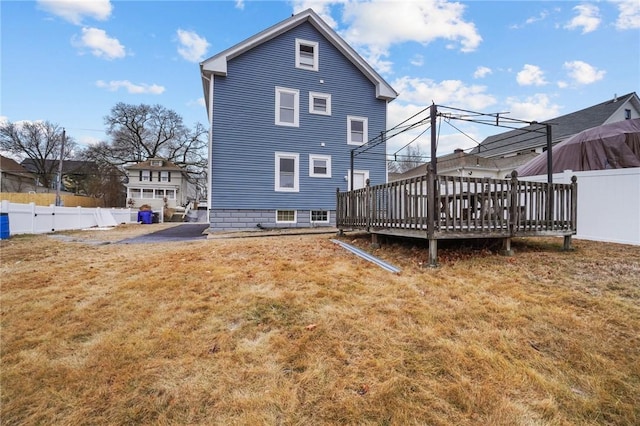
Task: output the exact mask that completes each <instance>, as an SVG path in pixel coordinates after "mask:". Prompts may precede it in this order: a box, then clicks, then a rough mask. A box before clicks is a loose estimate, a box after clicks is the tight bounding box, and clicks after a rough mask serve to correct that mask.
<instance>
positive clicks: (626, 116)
mask: <svg viewBox="0 0 640 426" xmlns="http://www.w3.org/2000/svg"><path fill="white" fill-rule="evenodd" d="M624 119H625V120H631V110H630V109H625V110H624Z"/></svg>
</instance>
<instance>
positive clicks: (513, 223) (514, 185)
mask: <svg viewBox="0 0 640 426" xmlns="http://www.w3.org/2000/svg"><path fill="white" fill-rule="evenodd" d="M510 185H511V188H509V190H510V194H509V195H510V199H509V202H510V204H511V205H510V206H509V235H510V236H512V237H513V236H514V235H515V233H516V232H517V231H518V227H519V224H520V208H519V207H518V172H516V171H515V170H514V171H512V172H511V182H510Z"/></svg>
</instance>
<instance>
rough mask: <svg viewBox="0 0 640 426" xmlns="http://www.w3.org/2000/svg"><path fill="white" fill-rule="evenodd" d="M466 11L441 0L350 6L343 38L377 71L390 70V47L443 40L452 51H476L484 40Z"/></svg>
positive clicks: (351, 3) (360, 3) (357, 3)
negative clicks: (457, 49)
mask: <svg viewBox="0 0 640 426" xmlns="http://www.w3.org/2000/svg"><path fill="white" fill-rule="evenodd" d="M464 10H465V6H464V5H462V4H461V3H449V2H443V1H439V0H424V1H420V2H409V1H405V2H390V1H375V0H374V1H369V2H347V3H345V5H344V13H343V16H342V20H343V22H344V23H345V24H346V25H348V28H347V29H346V30H345V31H343V32H341V34H342V36H343V37H344V38H345V40H346V41H347V42H348V43H349V44H350V45H352V46H354V47H355V48H357V49H358V50H359V51H361V52H363V56H365V57H366V59H367V60H368V62H369V63H371V64H372V65H374V67H375V66H376V65H378V66H379V65H380V64H381V65H382V68H383V69H385V70H389V69H390V67H391V63H389V62H388V61H386V60H385V59H383V58H387V57H388V56H389V49H390V47H391V46H392V45H395V44H401V43H404V42H408V41H414V42H417V43H422V44H425V45H426V44H428V43H431V42H434V41H436V40H438V39H443V40H446V41H449V44H448V45H447V47H448V48H459V49H460V50H461V51H463V52H471V51H474V50H475V49H476V48H477V47H478V46H479V45H480V42H481V41H482V37H480V35H479V33H478V31H477V29H476V27H475V24H473V23H472V22H468V21H465V20H464V19H463V14H464ZM377 69H378V70H380V68H377ZM382 72H384V71H382Z"/></svg>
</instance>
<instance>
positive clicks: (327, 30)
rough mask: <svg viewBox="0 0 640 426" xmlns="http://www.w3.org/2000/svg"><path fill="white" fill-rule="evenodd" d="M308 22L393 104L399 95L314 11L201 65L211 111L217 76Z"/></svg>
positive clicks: (306, 11)
mask: <svg viewBox="0 0 640 426" xmlns="http://www.w3.org/2000/svg"><path fill="white" fill-rule="evenodd" d="M305 22H309V23H310V24H311V25H313V26H314V28H316V29H317V30H318V31H319V32H320V33H321V34H322V35H323V36H324V37H325V38H326V39H327V40H328V41H329V42H330V43H331V44H332V45H333V46H334V47H335V48H336V49H338V50H339V51H340V52H341V53H342V54H343V55H344V56H345V57H346V58H347V59H349V60H350V61H351V62H352V63H353V64H354V65H355V66H356V67H357V68H358V69H359V70H360V71H361V72H362V73H363V74H364V75H365V76H366V77H367V78H368V79H369V80H370V81H371V82H372V83H373V84H375V86H376V96H377V97H378V98H379V99H385V100H388V101H390V100H393V99H395V98H396V97H397V96H398V93H397V92H396V91H395V90H394V89H393V88H392V87H391V86H390V85H389V84H388V83H387V82H386V81H385V80H384V79H383V78H382V77H381V76H380V75H379V74H378V73H377V72H376V71H375V70H374V69H373V68H372V67H371V66H370V65H369V64H368V63H367V62H366V61H365V60H364V59H363V58H362V57H361V56H360V55H358V53H357V52H356V51H355V50H353V48H351V46H349V45H348V44H347V43H346V42H345V41H344V40H343V39H342V38H341V37H340V36H339V35H338V34H337V33H336V32H335V31H334V30H333V29H332V28H331V27H330V26H329V25H327V23H326V22H324V21H323V20H322V19H321V18H320V16H318V14H316V13H315V12H314V11H313V10H312V9H307V10H305V11H303V12H300V13H298V14H296V15H293V16H291V17H290V18H288V19H285V20H284V21H282V22H280V23H278V24H276V25H273V26H272V27H270V28H267V29H266V30H264V31H261V32H259V33H258V34H256V35H254V36H252V37H249V38H248V39H246V40H244V41H242V42H240V43H238V44H236V45H235V46H232V47H230V48H228V49H226V50H224V51H222V52H220V53H218V54H217V55H214V56H212V57H210V58H209V59H206V60H204V61H203V62H201V63H200V75H201V76H202V86H203V89H204V97H205V101H206V105H207V109H209V80H210V78H211V77H212V76H213V75H221V76H226V75H227V62H228V61H229V60H231V59H233V58H235V57H236V56H240V55H242V54H243V53H245V52H246V51H248V50H250V49H252V48H254V47H256V46H258V45H260V44H262V43H265V42H267V41H269V40H271V39H273V38H275V37H277V36H279V35H281V34H283V33H286V32H287V31H289V30H291V29H292V28H295V27H297V26H298V25H301V24H303V23H305Z"/></svg>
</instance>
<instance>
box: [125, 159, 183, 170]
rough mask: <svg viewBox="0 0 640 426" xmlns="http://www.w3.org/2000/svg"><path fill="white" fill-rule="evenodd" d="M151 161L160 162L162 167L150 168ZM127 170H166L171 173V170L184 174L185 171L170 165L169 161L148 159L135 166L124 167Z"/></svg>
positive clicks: (172, 164)
mask: <svg viewBox="0 0 640 426" xmlns="http://www.w3.org/2000/svg"><path fill="white" fill-rule="evenodd" d="M152 161H162V166H152V165H151V162H152ZM124 168H125V169H127V170H158V171H160V170H163V171H164V170H167V171H171V170H177V171H179V172H181V173H184V172H185V171H184V170H183V169H182V168H181V167H180V166H176V165H175V164H174V163H172V162H171V161H169V160H165V159H163V158H150V159H148V160H147V161H141V162H139V163H136V164H131V165H129V166H125V167H124Z"/></svg>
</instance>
